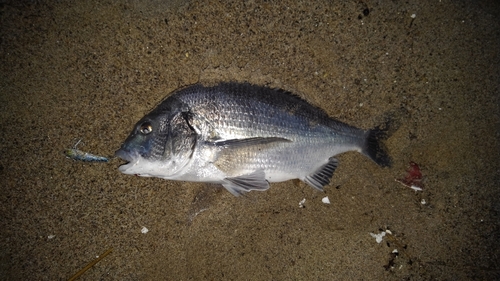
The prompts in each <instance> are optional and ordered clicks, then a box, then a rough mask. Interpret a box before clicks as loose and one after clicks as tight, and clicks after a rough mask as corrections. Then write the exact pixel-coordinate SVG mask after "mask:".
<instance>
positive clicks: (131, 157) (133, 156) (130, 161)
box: [115, 148, 139, 174]
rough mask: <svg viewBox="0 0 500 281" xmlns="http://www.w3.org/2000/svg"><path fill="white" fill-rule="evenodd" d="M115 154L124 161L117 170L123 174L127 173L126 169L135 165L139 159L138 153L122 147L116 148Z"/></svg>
mask: <svg viewBox="0 0 500 281" xmlns="http://www.w3.org/2000/svg"><path fill="white" fill-rule="evenodd" d="M115 156H116V157H118V158H121V159H123V160H125V161H126V162H125V163H123V164H121V165H120V166H119V167H118V170H119V171H120V172H122V173H124V174H129V172H127V171H128V170H129V169H130V168H132V167H133V166H135V164H137V161H139V157H138V153H132V152H130V151H128V150H125V149H123V148H120V149H119V150H117V151H116V152H115Z"/></svg>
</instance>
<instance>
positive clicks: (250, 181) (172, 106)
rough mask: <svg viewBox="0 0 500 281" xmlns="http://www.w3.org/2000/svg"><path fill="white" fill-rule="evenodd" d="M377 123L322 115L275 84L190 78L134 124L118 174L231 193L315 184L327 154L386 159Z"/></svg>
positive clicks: (321, 181)
mask: <svg viewBox="0 0 500 281" xmlns="http://www.w3.org/2000/svg"><path fill="white" fill-rule="evenodd" d="M384 137H386V134H385V132H384V131H382V130H379V129H377V128H376V129H373V130H367V131H365V130H362V129H358V128H356V127H353V126H350V125H347V124H345V123H342V122H340V121H337V120H335V119H332V118H330V117H329V116H328V115H327V114H326V113H325V112H324V111H322V110H321V109H319V108H317V107H314V106H312V105H311V104H309V103H307V102H306V101H304V100H303V99H301V98H299V97H297V96H295V95H293V94H291V93H289V92H285V91H283V90H276V89H270V88H267V87H261V86H255V85H251V84H246V83H244V84H241V83H220V84H218V85H216V86H211V87H205V86H203V85H200V84H196V85H192V86H189V87H186V88H183V89H180V90H177V91H175V92H174V93H172V94H171V95H169V96H168V97H167V98H166V99H165V100H164V101H163V102H162V103H161V104H160V105H158V106H157V107H156V108H155V109H154V110H153V111H151V112H150V113H149V114H147V115H146V116H144V117H143V118H142V119H141V120H140V121H139V122H138V123H137V124H136V126H135V127H134V129H133V131H132V133H131V134H130V135H129V137H128V138H127V139H126V140H125V142H124V143H123V145H122V146H121V148H120V149H119V150H118V151H117V152H116V156H118V157H120V158H122V159H124V160H126V161H128V163H126V164H124V165H122V166H120V168H119V170H120V171H121V172H123V173H125V174H136V175H139V176H147V177H159V178H164V179H170V180H183V181H195V182H212V183H220V184H222V185H223V186H224V187H225V188H226V189H227V190H228V191H230V192H231V193H232V194H234V195H240V194H243V193H244V192H248V191H250V190H266V189H267V188H269V182H280V181H286V180H290V179H300V180H302V181H304V182H306V183H307V184H308V185H310V186H312V187H314V188H316V189H319V190H322V189H323V186H325V185H327V184H328V183H329V182H330V178H331V177H332V175H333V172H334V171H335V168H336V167H337V165H338V162H337V160H336V159H335V158H334V156H335V155H337V154H340V153H343V152H347V151H358V152H361V153H363V154H365V155H366V156H368V157H369V158H371V159H372V160H373V161H375V162H376V163H377V164H379V165H380V166H389V165H390V158H389V156H388V155H387V153H386V151H385V148H384V146H383V144H382V143H381V140H382V139H384Z"/></svg>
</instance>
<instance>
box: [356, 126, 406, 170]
mask: <svg viewBox="0 0 500 281" xmlns="http://www.w3.org/2000/svg"><path fill="white" fill-rule="evenodd" d="M396 127H399V126H396ZM396 129H397V128H395V126H394V124H393V122H392V120H390V119H388V120H386V122H385V123H384V124H382V125H380V126H377V127H375V128H374V129H371V130H368V131H367V132H366V141H365V146H364V148H363V150H362V153H363V154H364V155H366V156H368V157H369V158H370V159H372V160H373V161H374V162H375V163H377V164H378V165H379V166H382V167H390V166H391V164H392V161H391V157H390V156H389V154H388V153H387V147H386V146H385V144H384V141H385V140H387V139H388V138H389V137H390V136H391V135H392V133H393V132H394V131H395V130H396Z"/></svg>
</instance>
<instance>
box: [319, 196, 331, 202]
mask: <svg viewBox="0 0 500 281" xmlns="http://www.w3.org/2000/svg"><path fill="white" fill-rule="evenodd" d="M321 202H323V203H325V204H330V199H328V196H326V197H323V199H321Z"/></svg>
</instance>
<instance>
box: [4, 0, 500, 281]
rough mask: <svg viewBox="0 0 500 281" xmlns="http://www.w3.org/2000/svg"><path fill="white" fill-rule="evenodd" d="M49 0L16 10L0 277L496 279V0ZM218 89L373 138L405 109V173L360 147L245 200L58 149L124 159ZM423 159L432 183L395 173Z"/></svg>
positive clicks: (10, 29) (499, 120) (396, 152)
mask: <svg viewBox="0 0 500 281" xmlns="http://www.w3.org/2000/svg"><path fill="white" fill-rule="evenodd" d="M53 2H54V3H52V2H46V1H21V2H19V1H2V2H1V3H0V26H1V28H0V32H1V41H0V60H1V62H2V63H1V64H0V69H1V77H2V78H1V80H0V106H1V110H0V114H1V119H0V121H1V126H0V128H1V130H0V138H1V144H0V178H1V184H0V185H1V188H2V192H1V194H0V210H1V214H2V219H1V221H0V237H1V240H0V249H1V250H0V279H1V280H65V279H68V278H70V277H71V276H72V275H73V274H75V273H76V272H78V271H79V270H80V269H82V268H83V267H85V265H86V264H87V263H89V262H90V261H92V260H93V259H95V258H96V256H98V255H100V254H102V253H104V252H105V251H106V250H108V249H110V248H113V252H112V253H111V254H109V255H108V256H106V257H105V258H104V259H103V260H101V261H100V262H99V263H97V264H96V265H94V266H93V267H92V268H91V269H90V270H88V271H87V272H86V273H84V274H83V275H82V276H81V277H80V280H383V279H385V280H493V279H500V266H499V264H500V260H499V257H500V251H499V245H498V241H499V239H500V234H499V233H500V229H499V226H500V215H499V213H500V203H499V198H500V191H499V183H500V161H499V160H498V159H499V157H500V151H499V150H500V144H499V137H500V117H499V113H500V110H499V94H500V87H499V85H500V83H499V81H500V55H499V54H500V52H499V50H500V32H499V30H500V24H499V21H498V18H499V16H500V7H499V5H498V4H495V3H494V1H474V3H469V2H468V1H446V0H443V1H426V2H427V3H420V1H410V2H404V3H403V2H401V3H400V1H396V2H394V1H381V2H378V1H369V2H360V1H352V2H350V3H346V2H339V3H330V1H317V2H310V1H303V2H298V1H278V2H276V3H274V2H269V1H265V2H262V1H199V2H194V1H193V2H191V3H186V2H183V1H171V2H166V3H164V1H153V0H151V1H139V2H136V1H124V2H121V3H115V2H113V1H107V2H104V1H95V2H91V1H78V3H73V1H53ZM80 2H81V3H80ZM412 15H413V16H412ZM217 81H242V82H243V81H245V82H250V83H254V84H259V85H267V86H269V87H279V88H283V89H285V90H289V91H292V92H294V93H296V94H298V95H300V96H301V97H303V98H305V99H306V100H308V101H309V102H311V103H313V104H315V105H318V106H320V107H321V108H323V109H324V110H325V111H326V112H328V114H329V115H331V116H333V117H336V118H338V119H340V120H342V121H344V122H347V123H349V124H352V125H355V126H358V127H362V128H365V129H368V128H372V127H374V126H376V125H378V124H380V123H381V122H383V120H384V118H385V116H386V115H387V114H393V116H395V117H396V118H395V119H396V121H398V123H399V125H400V126H399V128H398V130H397V131H395V132H394V134H393V135H392V136H391V138H390V139H389V140H388V141H387V146H388V148H389V151H390V154H391V156H392V158H393V161H394V164H393V166H392V167H391V168H380V167H378V166H376V165H375V164H374V163H372V162H371V161H370V160H368V159H367V158H365V157H363V156H362V155H360V154H358V153H346V154H343V155H340V156H339V157H338V158H339V160H340V166H339V168H338V169H337V171H336V172H335V175H334V177H333V179H332V182H331V184H330V185H329V186H327V187H326V188H325V192H324V193H321V192H318V191H315V190H313V189H312V188H310V187H308V186H306V185H305V184H304V183H297V182H294V181H289V182H283V183H274V184H272V187H271V188H270V189H269V190H268V191H266V192H252V193H250V194H249V195H248V196H247V197H245V198H236V197H234V196H232V195H231V194H230V193H229V192H227V191H225V190H224V189H222V188H220V187H219V186H216V185H208V184H201V183H187V182H174V181H166V180H162V179H155V178H140V177H133V176H127V175H123V174H121V173H120V172H119V171H118V170H117V168H118V166H119V165H120V163H122V162H121V161H119V160H118V159H112V161H111V162H110V163H107V164H105V163H82V162H76V161H73V160H71V159H67V158H66V157H65V156H64V155H63V153H62V152H63V150H64V149H66V148H71V147H72V146H73V145H74V144H75V143H76V142H77V141H78V140H79V139H81V140H82V143H81V144H79V146H78V148H79V149H81V150H83V151H88V152H92V153H95V154H99V155H108V156H111V155H113V153H114V151H115V150H116V149H118V148H119V146H120V145H121V143H122V142H123V141H124V140H125V138H126V136H127V135H128V133H129V132H130V130H131V129H132V126H133V125H134V124H135V122H137V121H138V120H139V119H140V118H141V117H142V116H143V115H144V114H145V113H147V112H148V111H149V110H151V109H152V108H153V107H154V106H155V105H156V104H158V103H159V102H160V101H161V100H162V99H163V98H164V97H165V96H166V95H167V94H168V93H170V92H171V91H173V90H175V89H177V88H179V87H182V86H186V85H189V84H193V83H197V82H202V83H214V82H217ZM410 161H414V162H416V163H418V164H419V165H420V168H421V170H422V172H423V175H424V180H423V181H424V187H423V191H419V192H416V191H414V190H412V189H410V188H408V187H406V186H404V185H402V184H401V183H398V182H396V181H395V179H398V178H402V177H403V176H404V174H405V171H406V169H407V167H408V164H409V162H410ZM324 196H328V197H329V199H330V201H331V204H329V205H327V204H323V203H322V202H321V198H323V197H324ZM304 198H305V199H306V202H305V208H299V202H300V201H301V200H302V199H304ZM143 227H146V228H147V229H148V232H147V233H145V234H144V233H142V232H141V230H142V229H143ZM386 230H390V233H392V234H391V235H386V236H385V237H383V241H382V242H381V243H380V244H379V243H377V242H376V240H375V238H373V237H372V236H371V235H370V233H375V234H378V233H381V232H382V231H386ZM395 250H396V251H397V253H395Z"/></svg>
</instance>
